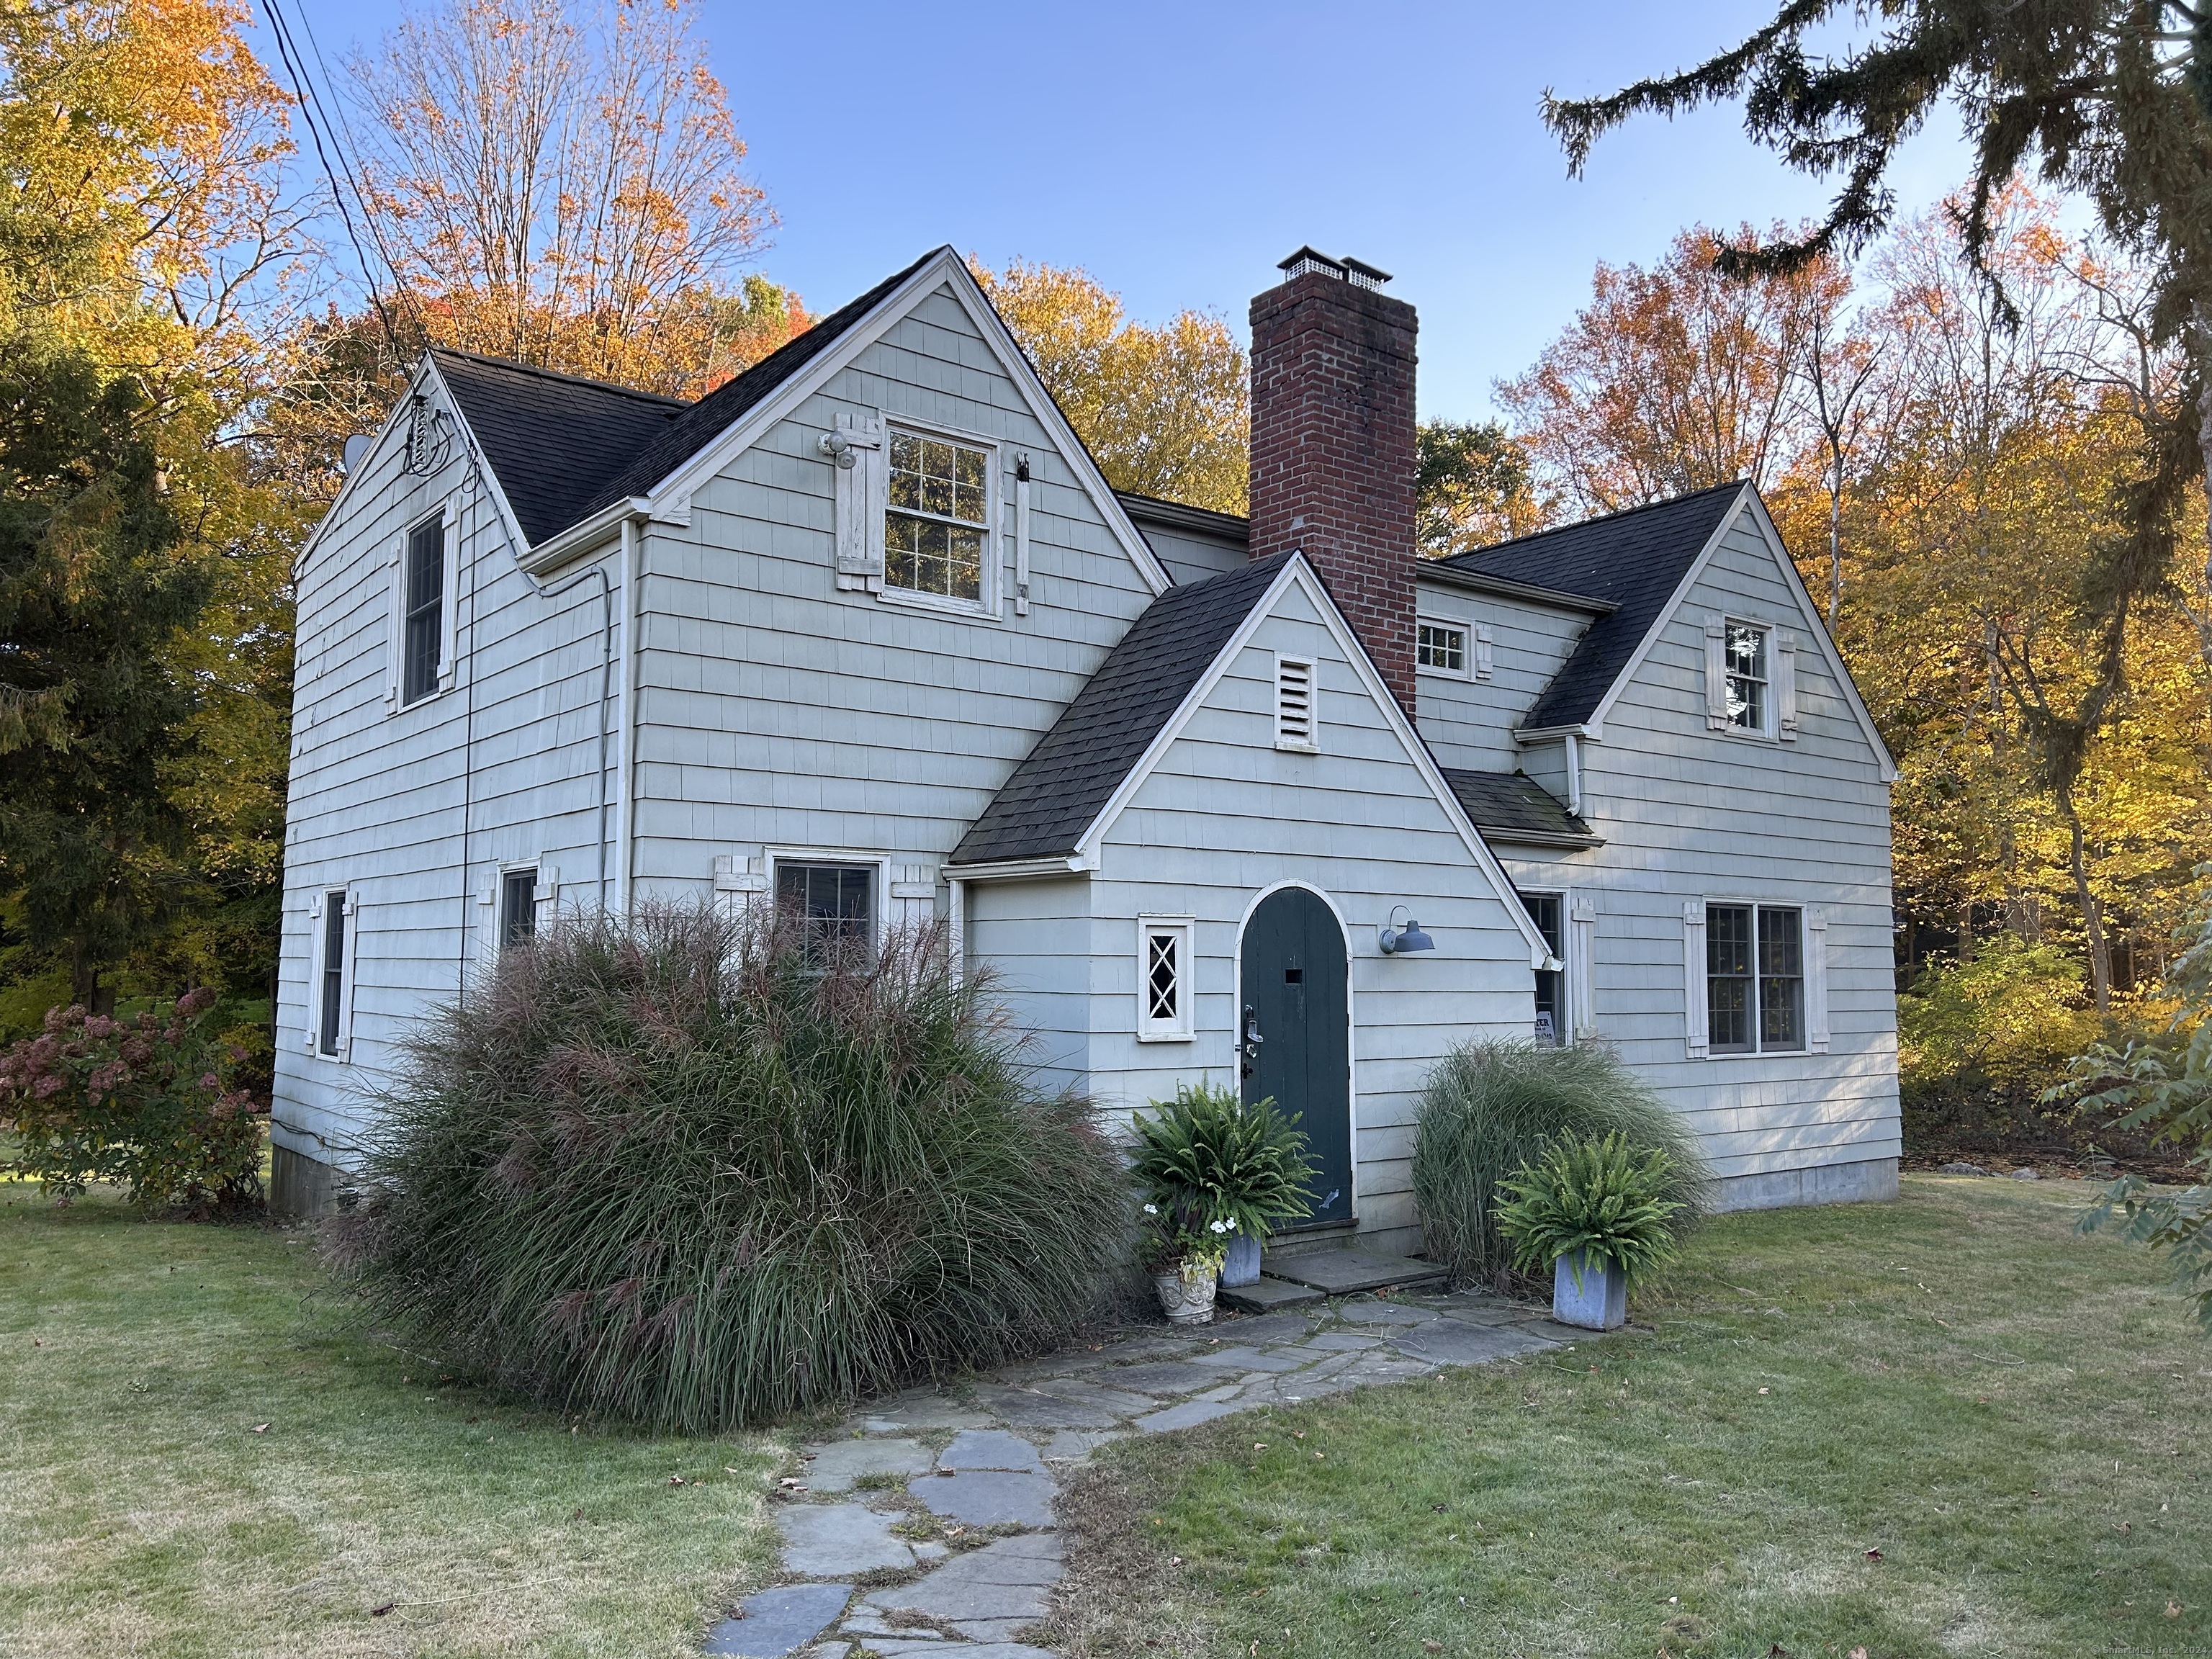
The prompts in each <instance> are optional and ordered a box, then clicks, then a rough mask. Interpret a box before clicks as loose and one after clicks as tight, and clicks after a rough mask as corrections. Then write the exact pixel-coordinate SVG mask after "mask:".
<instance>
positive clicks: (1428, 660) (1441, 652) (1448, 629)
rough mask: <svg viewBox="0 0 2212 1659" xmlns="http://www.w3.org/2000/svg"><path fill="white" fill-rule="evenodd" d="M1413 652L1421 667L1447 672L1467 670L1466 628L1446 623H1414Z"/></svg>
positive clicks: (1457, 672)
mask: <svg viewBox="0 0 2212 1659" xmlns="http://www.w3.org/2000/svg"><path fill="white" fill-rule="evenodd" d="M1413 654H1414V659H1415V660H1416V661H1417V662H1418V663H1419V665H1420V666H1422V667H1423V668H1436V669H1441V670H1442V671H1443V672H1445V673H1447V674H1464V673H1466V672H1467V629H1464V628H1454V627H1452V626H1450V625H1449V623H1430V622H1425V623H1419V624H1417V625H1416V628H1415V630H1414V644H1413Z"/></svg>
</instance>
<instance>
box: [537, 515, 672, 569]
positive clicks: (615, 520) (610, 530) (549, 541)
mask: <svg viewBox="0 0 2212 1659" xmlns="http://www.w3.org/2000/svg"><path fill="white" fill-rule="evenodd" d="M652 513H653V503H652V502H651V501H647V499H646V498H645V497H644V496H642V495H629V496H625V497H624V498H623V500H621V501H611V502H609V503H608V504H607V505H606V506H605V507H601V508H600V509H599V511H598V512H597V513H592V516H591V517H590V518H588V519H586V520H582V521H581V522H580V523H577V524H572V525H570V526H568V528H567V529H566V530H563V531H561V532H558V533H556V534H555V535H552V536H549V537H547V538H545V539H544V541H542V542H540V543H539V544H538V545H537V546H535V547H533V548H532V549H531V550H529V551H528V552H527V553H526V554H524V555H523V556H522V557H521V559H520V560H519V561H518V562H519V563H520V565H521V566H522V568H523V570H524V572H525V573H526V574H529V575H532V576H550V575H551V574H553V573H554V572H555V571H556V570H558V569H560V568H562V566H563V565H567V564H573V563H574V562H575V561H576V560H578V559H580V558H581V557H583V556H585V555H586V554H588V553H591V552H593V551H595V550H597V549H598V548H599V546H600V545H601V544H604V543H605V541H606V539H607V538H608V537H610V536H612V535H615V534H616V533H617V532H619V531H620V530H621V529H622V526H623V520H628V519H643V518H649V517H651V516H652Z"/></svg>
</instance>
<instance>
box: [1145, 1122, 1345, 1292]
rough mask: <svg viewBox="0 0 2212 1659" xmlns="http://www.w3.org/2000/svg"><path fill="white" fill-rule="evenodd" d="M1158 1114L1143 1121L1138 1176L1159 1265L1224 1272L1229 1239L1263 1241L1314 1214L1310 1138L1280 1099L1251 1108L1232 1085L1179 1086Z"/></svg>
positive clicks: (1152, 1248)
mask: <svg viewBox="0 0 2212 1659" xmlns="http://www.w3.org/2000/svg"><path fill="white" fill-rule="evenodd" d="M1136 1133H1137V1152H1136V1158H1135V1161H1134V1163H1133V1165H1132V1166H1131V1170H1130V1174H1131V1176H1133V1178H1134V1180H1135V1181H1136V1183H1137V1187H1138V1190H1139V1192H1141V1193H1142V1194H1144V1196H1145V1207H1146V1216H1147V1218H1148V1225H1147V1226H1146V1230H1145V1231H1146V1238H1147V1253H1148V1254H1149V1255H1151V1256H1152V1261H1153V1265H1156V1266H1157V1265H1166V1264H1169V1263H1171V1262H1175V1261H1186V1262H1194V1263H1196V1264H1197V1265H1198V1266H1199V1267H1211V1268H1212V1269H1213V1270H1215V1271H1217V1272H1218V1271H1219V1269H1220V1267H1221V1262H1222V1259H1223V1257H1224V1256H1225V1255H1226V1254H1227V1251H1228V1248H1229V1240H1230V1238H1231V1237H1233V1236H1235V1235H1236V1234H1237V1233H1240V1232H1241V1233H1243V1234H1246V1235H1248V1236H1249V1237H1255V1238H1265V1237H1267V1234H1268V1233H1269V1232H1271V1231H1273V1230H1274V1228H1275V1226H1276V1225H1277V1224H1279V1223H1280V1222H1285V1221H1295V1220H1297V1218H1300V1217H1301V1216H1304V1215H1309V1214H1310V1213H1312V1209H1313V1206H1312V1202H1311V1200H1310V1199H1309V1198H1308V1197H1307V1194H1306V1183H1307V1182H1308V1181H1310V1179H1311V1178H1312V1176H1313V1164H1312V1162H1311V1160H1310V1159H1309V1158H1307V1157H1306V1152H1305V1146H1306V1138H1305V1136H1304V1134H1303V1133H1300V1132H1299V1130H1298V1128H1297V1119H1296V1118H1295V1117H1290V1118H1286V1117H1285V1116H1284V1115H1282V1114H1281V1113H1280V1112H1279V1111H1277V1110H1276V1109H1275V1103H1274V1101H1273V1099H1267V1100H1258V1101H1253V1102H1250V1103H1247V1102H1245V1101H1244V1100H1243V1098H1241V1097H1239V1096H1238V1094H1237V1091H1236V1090H1234V1089H1231V1088H1229V1087H1226V1086H1225V1085H1217V1084H1211V1083H1200V1084H1199V1085H1196V1086H1193V1085H1190V1084H1188V1083H1179V1084H1177V1085H1176V1092H1175V1098H1174V1099H1173V1100H1167V1101H1159V1100H1156V1101H1154V1102H1152V1111H1151V1113H1150V1114H1148V1115H1146V1116H1143V1117H1140V1118H1139V1119H1138V1120H1137V1125H1136Z"/></svg>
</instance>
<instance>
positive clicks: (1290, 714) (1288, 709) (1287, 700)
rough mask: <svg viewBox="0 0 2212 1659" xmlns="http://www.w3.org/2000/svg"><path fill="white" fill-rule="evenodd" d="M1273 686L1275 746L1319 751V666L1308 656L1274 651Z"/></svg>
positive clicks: (1304, 752) (1307, 752) (1302, 751)
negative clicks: (1302, 703) (1301, 703)
mask: <svg viewBox="0 0 2212 1659" xmlns="http://www.w3.org/2000/svg"><path fill="white" fill-rule="evenodd" d="M1274 687H1275V747H1276V748H1278V749H1286V750H1291V752H1292V753H1294V754H1300V755H1318V754H1319V753H1321V665H1320V664H1319V663H1317V662H1316V661H1315V660H1314V659H1312V658H1311V657H1309V656H1304V655H1298V656H1291V655H1288V654H1285V653H1283V652H1280V651H1278V652H1277V653H1275V678H1274ZM1301 698H1303V699H1304V707H1303V708H1301V707H1299V700H1300V699H1301Z"/></svg>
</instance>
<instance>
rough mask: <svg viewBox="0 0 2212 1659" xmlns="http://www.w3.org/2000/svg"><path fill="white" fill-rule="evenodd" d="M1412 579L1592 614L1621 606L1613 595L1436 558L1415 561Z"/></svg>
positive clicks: (1613, 609)
mask: <svg viewBox="0 0 2212 1659" xmlns="http://www.w3.org/2000/svg"><path fill="white" fill-rule="evenodd" d="M1413 580H1415V581H1416V582H1434V583H1435V584H1436V585H1437V586H1439V587H1455V588H1459V589H1461V590H1462V591H1463V592H1469V593H1489V594H1494V595H1496V596H1498V597H1500V598H1504V599H1528V600H1530V601H1533V602H1534V603H1535V604H1537V605H1553V606H1555V607H1557V608H1558V609H1559V610H1561V611H1576V612H1578V613H1580V614H1582V615H1584V616H1590V617H1603V616H1607V615H1609V614H1610V613H1612V612H1613V611H1618V610H1620V606H1619V605H1616V604H1614V603H1613V601H1612V600H1611V599H1590V598H1589V597H1587V596H1586V595H1584V594H1581V593H1570V592H1566V591H1565V590H1564V589H1562V588H1557V587H1541V586H1538V585H1537V584H1536V583H1534V582H1520V581H1515V580H1513V579H1512V578H1511V577H1510V576H1492V575H1490V574H1486V572H1483V571H1480V570H1460V569H1455V568H1453V567H1452V566H1450V565H1448V564H1437V563H1436V562H1433V561H1423V562H1419V563H1417V564H1415V566H1414V567H1413Z"/></svg>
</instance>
